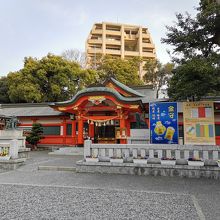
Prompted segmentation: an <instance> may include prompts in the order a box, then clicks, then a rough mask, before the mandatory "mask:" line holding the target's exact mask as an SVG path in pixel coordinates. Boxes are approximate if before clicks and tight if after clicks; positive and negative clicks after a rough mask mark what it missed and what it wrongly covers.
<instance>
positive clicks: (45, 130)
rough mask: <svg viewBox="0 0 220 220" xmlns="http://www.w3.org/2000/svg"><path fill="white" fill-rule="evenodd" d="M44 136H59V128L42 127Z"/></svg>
mask: <svg viewBox="0 0 220 220" xmlns="http://www.w3.org/2000/svg"><path fill="white" fill-rule="evenodd" d="M43 134H44V135H60V126H43Z"/></svg>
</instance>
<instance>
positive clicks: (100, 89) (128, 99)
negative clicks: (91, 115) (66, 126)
mask: <svg viewBox="0 0 220 220" xmlns="http://www.w3.org/2000/svg"><path fill="white" fill-rule="evenodd" d="M88 93H93V94H94V93H97V94H99V95H100V94H102V93H110V94H112V95H114V96H115V97H116V98H117V99H118V100H120V101H124V102H140V101H141V97H124V96H122V95H121V94H120V93H118V92H117V91H115V90H114V89H111V88H108V87H92V88H87V89H83V90H81V91H79V92H77V94H76V95H75V96H74V97H73V98H72V99H70V100H68V101H64V102H55V103H51V104H50V106H61V105H68V104H70V103H73V102H75V101H76V100H77V99H78V98H79V97H81V96H82V95H84V94H88Z"/></svg>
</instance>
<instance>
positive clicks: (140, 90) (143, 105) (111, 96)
mask: <svg viewBox="0 0 220 220" xmlns="http://www.w3.org/2000/svg"><path fill="white" fill-rule="evenodd" d="M151 101H157V100H156V99H155V91H153V90H152V88H150V87H148V86H144V87H136V88H129V87H127V86H125V85H124V84H122V83H120V82H118V81H117V80H115V79H113V78H109V79H107V80H106V81H105V82H104V83H103V84H100V85H93V86H91V87H89V88H86V89H83V90H81V91H79V92H78V93H76V94H75V95H74V97H73V98H72V99H71V100H68V101H64V102H56V103H26V104H2V105H0V115H6V116H13V115H15V116H17V117H18V119H19V121H20V127H21V128H23V129H24V131H25V130H30V129H31V127H32V124H33V123H41V124H42V126H43V130H44V139H42V140H41V142H40V144H41V145H52V146H55V145H62V146H67V145H69V146H74V145H83V142H84V139H87V138H90V139H92V141H93V142H95V143H127V142H129V141H130V140H131V139H136V140H138V139H139V140H140V142H138V143H141V140H145V141H146V140H147V139H149V129H148V127H149V102H151ZM160 101H161V100H160ZM162 101H167V100H162ZM178 106H179V107H178V108H179V114H178V121H179V122H178V123H179V138H180V142H181V141H182V138H183V116H182V115H183V114H182V110H181V103H178ZM214 108H215V134H216V144H220V111H219V110H220V103H219V102H218V101H214Z"/></svg>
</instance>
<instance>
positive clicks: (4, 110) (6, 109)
mask: <svg viewBox="0 0 220 220" xmlns="http://www.w3.org/2000/svg"><path fill="white" fill-rule="evenodd" d="M0 114H1V115H5V116H12V115H14V116H20V117H23V116H27V117H28V116H58V115H63V114H64V113H62V112H59V111H55V110H53V109H52V108H50V107H49V106H48V103H19V104H18V103H17V104H1V105H0Z"/></svg>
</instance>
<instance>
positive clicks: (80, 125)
mask: <svg viewBox="0 0 220 220" xmlns="http://www.w3.org/2000/svg"><path fill="white" fill-rule="evenodd" d="M83 142H84V141H83V119H82V118H81V117H80V116H79V118H78V142H77V144H79V145H82V144H83Z"/></svg>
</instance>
